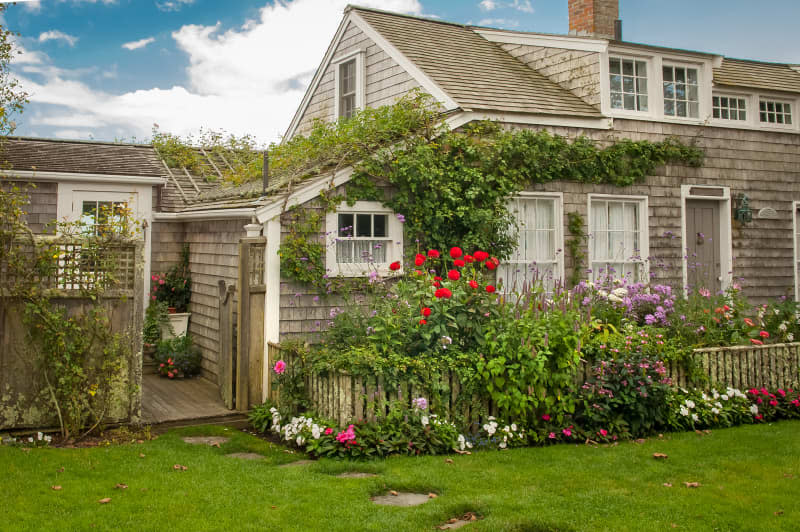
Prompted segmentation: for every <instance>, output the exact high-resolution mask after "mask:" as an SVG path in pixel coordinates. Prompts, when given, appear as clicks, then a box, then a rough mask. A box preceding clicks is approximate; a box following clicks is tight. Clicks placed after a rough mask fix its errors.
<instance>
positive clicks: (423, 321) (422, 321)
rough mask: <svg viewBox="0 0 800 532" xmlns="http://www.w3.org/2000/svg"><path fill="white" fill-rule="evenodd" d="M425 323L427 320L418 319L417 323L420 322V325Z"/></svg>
mask: <svg viewBox="0 0 800 532" xmlns="http://www.w3.org/2000/svg"><path fill="white" fill-rule="evenodd" d="M426 323H428V322H427V321H425V320H419V324H420V325H425V324H426Z"/></svg>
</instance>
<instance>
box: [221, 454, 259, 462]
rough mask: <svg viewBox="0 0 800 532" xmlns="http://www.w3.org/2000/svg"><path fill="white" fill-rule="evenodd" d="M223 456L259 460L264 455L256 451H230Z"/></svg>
mask: <svg viewBox="0 0 800 532" xmlns="http://www.w3.org/2000/svg"><path fill="white" fill-rule="evenodd" d="M225 456H227V457H229V458H238V459H239V460H261V459H263V458H264V455H262V454H258V453H231V454H226V455H225Z"/></svg>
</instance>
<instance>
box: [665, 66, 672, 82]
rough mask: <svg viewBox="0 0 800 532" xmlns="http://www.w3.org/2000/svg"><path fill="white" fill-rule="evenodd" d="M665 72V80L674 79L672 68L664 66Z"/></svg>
mask: <svg viewBox="0 0 800 532" xmlns="http://www.w3.org/2000/svg"><path fill="white" fill-rule="evenodd" d="M663 74H664V81H672V68H670V67H664V70H663Z"/></svg>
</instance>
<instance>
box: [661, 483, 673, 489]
mask: <svg viewBox="0 0 800 532" xmlns="http://www.w3.org/2000/svg"><path fill="white" fill-rule="evenodd" d="M661 485H662V486H664V487H665V488H671V487H672V484H671V483H669V482H664V483H663V484H661Z"/></svg>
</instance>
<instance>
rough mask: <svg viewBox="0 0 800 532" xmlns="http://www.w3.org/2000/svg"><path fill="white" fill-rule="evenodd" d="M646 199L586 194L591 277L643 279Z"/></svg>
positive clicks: (645, 244) (645, 241)
mask: <svg viewBox="0 0 800 532" xmlns="http://www.w3.org/2000/svg"><path fill="white" fill-rule="evenodd" d="M646 209H647V203H646V200H645V199H639V198H630V199H628V198H608V199H607V198H604V197H591V196H590V198H589V237H590V241H589V257H590V260H591V270H592V278H593V279H599V278H602V277H606V276H611V277H613V278H615V279H617V278H622V277H628V278H631V279H633V280H642V279H644V277H645V272H644V261H643V259H642V257H646V256H647V253H648V249H647V211H646Z"/></svg>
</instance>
